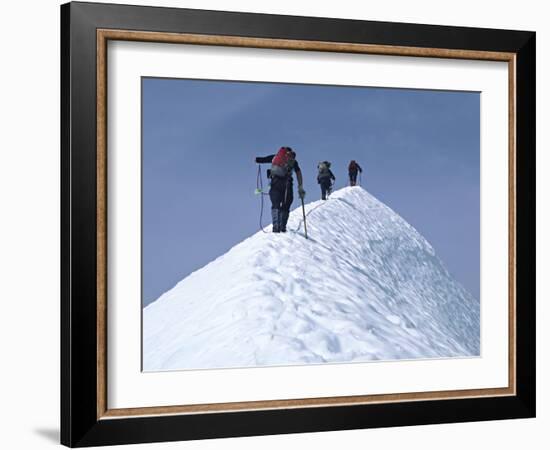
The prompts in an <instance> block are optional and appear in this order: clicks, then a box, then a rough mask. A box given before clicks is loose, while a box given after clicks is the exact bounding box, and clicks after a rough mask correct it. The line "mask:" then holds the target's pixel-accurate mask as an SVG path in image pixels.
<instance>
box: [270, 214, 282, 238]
mask: <svg viewBox="0 0 550 450" xmlns="http://www.w3.org/2000/svg"><path fill="white" fill-rule="evenodd" d="M271 218H272V220H273V233H278V232H279V231H281V211H280V210H279V209H275V208H273V209H272V210H271Z"/></svg>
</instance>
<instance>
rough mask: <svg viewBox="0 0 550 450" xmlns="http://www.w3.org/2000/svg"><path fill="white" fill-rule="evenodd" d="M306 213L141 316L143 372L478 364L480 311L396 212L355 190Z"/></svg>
mask: <svg viewBox="0 0 550 450" xmlns="http://www.w3.org/2000/svg"><path fill="white" fill-rule="evenodd" d="M306 213H307V228H308V237H309V239H307V240H306V239H305V238H304V230H303V223H302V220H303V219H302V210H301V206H300V207H299V208H296V209H295V210H294V211H292V212H291V215H290V219H289V224H288V228H289V230H290V231H289V232H288V233H286V234H282V233H281V234H273V233H263V232H262V231H259V232H258V233H256V234H254V235H253V236H251V237H249V238H248V239H245V240H244V241H243V242H241V243H239V244H237V245H236V246H234V247H233V248H232V249H231V250H229V251H228V252H227V253H225V254H224V255H222V256H220V257H219V258H217V259H216V260H214V261H212V262H211V263H209V264H207V265H206V266H204V267H203V268H201V269H199V270H197V271H196V272H193V273H192V274H190V275H189V276H187V277H186V278H185V279H183V280H182V281H180V282H179V283H178V284H177V285H176V286H175V287H174V288H172V289H171V290H169V291H168V292H166V293H164V294H163V295H162V296H161V297H159V299H158V300H156V301H155V302H153V303H151V304H150V305H148V306H147V307H146V308H144V310H143V369H144V370H145V371H153V370H174V369H197V368H222V367H250V366H271V365H291V364H308V363H316V364H318V363H337V362H358V361H374V360H396V359H414V358H441V357H466V356H478V355H479V352H480V337H479V331H480V325H479V320H480V319H479V301H478V300H477V299H476V298H474V297H473V296H472V295H470V294H469V293H468V292H467V291H466V290H465V289H464V288H463V287H462V286H461V285H460V284H459V283H458V282H456V281H455V280H454V279H453V278H452V277H451V275H450V274H449V272H448V271H447V269H446V268H445V267H444V265H443V263H442V262H441V261H440V260H439V259H438V258H437V256H436V254H435V252H434V250H433V248H432V247H431V245H430V244H429V243H428V242H427V241H426V240H425V239H424V238H423V237H422V236H421V235H420V234H419V233H418V232H417V231H416V230H415V229H414V228H413V227H412V226H411V225H409V224H408V223H407V222H406V221H405V220H404V219H402V218H401V217H400V216H399V215H398V214H396V213H395V212H394V211H393V210H391V209H390V208H389V207H388V206H386V205H384V204H383V203H382V202H380V201H379V200H377V199H376V198H375V197H373V196H372V195H371V194H369V193H368V192H366V191H365V190H364V189H362V188H361V187H358V186H356V187H346V188H343V189H340V190H338V191H336V192H334V193H333V194H332V196H331V197H330V199H329V200H328V201H326V202H323V201H315V202H312V203H309V204H308V205H306ZM269 229H270V227H266V231H267V230H269Z"/></svg>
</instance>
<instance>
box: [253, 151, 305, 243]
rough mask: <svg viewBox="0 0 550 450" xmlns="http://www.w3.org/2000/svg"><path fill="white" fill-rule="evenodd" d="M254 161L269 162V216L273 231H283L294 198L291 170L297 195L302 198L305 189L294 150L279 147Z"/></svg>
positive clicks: (284, 230)
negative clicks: (272, 152) (273, 152)
mask: <svg viewBox="0 0 550 450" xmlns="http://www.w3.org/2000/svg"><path fill="white" fill-rule="evenodd" d="M255 161H256V163H258V164H263V163H271V169H270V170H268V177H269V178H271V185H270V188H269V198H270V199H271V217H272V220H273V232H274V233H279V232H282V233H285V232H286V224H287V222H288V215H289V212H290V205H291V204H292V201H293V200H294V195H293V180H292V171H294V172H295V173H296V179H297V180H298V195H299V196H300V198H301V199H303V198H304V197H305V195H306V191H304V188H303V180H302V171H301V170H300V166H299V165H298V161H296V152H294V151H293V150H292V149H291V148H290V147H281V148H280V149H279V151H278V152H277V153H276V154H274V155H269V156H264V157H257V158H256V159H255Z"/></svg>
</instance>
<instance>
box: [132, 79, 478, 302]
mask: <svg viewBox="0 0 550 450" xmlns="http://www.w3.org/2000/svg"><path fill="white" fill-rule="evenodd" d="M142 83H143V84H142V88H143V89H142V108H143V109H142V133H143V135H142V158H143V160H142V176H143V178H142V183H143V185H142V195H143V199H142V207H143V211H142V227H143V228H142V233H143V236H142V244H143V247H142V251H143V254H142V268H143V277H142V279H143V299H142V300H143V304H144V305H147V304H148V303H150V302H151V301H154V300H156V299H157V298H158V297H159V296H160V295H161V294H162V293H163V292H165V291H167V290H169V289H170V288H172V287H173V286H174V285H175V284H176V283H177V282H178V281H180V280H181V279H183V278H184V277H185V276H187V275H189V274H190V273H191V272H193V271H194V270H197V269H199V268H200V267H202V266H204V265H205V264H207V263H208V262H210V261H212V260H213V259H215V258H216V257H217V256H219V255H221V254H223V253H225V252H226V251H227V250H229V249H230V248H231V247H232V246H234V245H235V244H237V243H238V242H240V241H242V240H243V239H244V238H246V237H248V236H250V235H251V234H253V233H255V232H256V231H258V219H259V200H258V197H257V196H255V195H254V189H255V187H256V171H257V166H256V164H255V163H254V157H255V156H265V155H268V154H270V153H274V152H276V150H277V149H278V148H279V147H281V146H290V147H292V148H294V149H295V150H296V152H297V159H298V161H299V163H300V166H301V168H302V172H303V175H304V187H305V190H306V192H307V196H306V201H313V200H317V199H319V198H320V189H319V186H318V184H317V182H316V175H317V172H316V166H317V163H318V161H321V160H325V159H327V160H330V161H332V170H333V172H334V174H335V176H336V188H339V187H342V186H344V185H345V184H346V183H347V170H346V168H347V164H348V163H349V161H350V160H351V159H355V160H357V161H358V162H359V164H360V165H361V166H362V167H363V169H364V172H363V177H362V178H363V187H365V188H366V189H367V190H368V191H369V192H370V193H371V194H373V195H375V196H376V197H377V198H378V199H380V200H381V201H383V202H384V203H386V204H387V205H388V206H390V207H391V208H392V209H394V210H395V211H396V212H397V213H398V214H400V215H401V216H402V217H403V218H404V219H405V220H407V221H408V222H409V223H410V224H411V225H413V226H414V227H415V228H416V229H417V230H418V231H419V232H420V233H421V234H422V235H423V236H424V237H425V238H426V239H427V240H428V241H429V242H430V243H431V244H432V245H433V246H434V248H435V250H436V253H437V254H438V256H439V257H440V258H441V259H442V261H443V262H444V263H445V265H446V266H447V268H448V269H449V271H450V272H451V274H452V275H453V276H454V277H455V278H456V279H457V280H458V281H459V282H461V283H462V284H463V285H464V287H465V288H466V289H468V290H469V291H470V292H471V293H472V294H473V295H474V296H475V297H477V298H479V275H480V271H479V226H480V222H479V220H480V209H479V208H480V172H479V170H480V164H479V162H480V134H479V133H480V128H479V126H480V103H479V93H474V92H448V91H427V90H408V89H384V88H368V87H341V86H316V85H297V84H294V85H292V84H279V83H250V82H227V81H201V80H179V79H159V78H143V80H142ZM266 168H267V166H265V165H264V166H263V171H262V172H263V174H264V183H266V180H265V169H266ZM268 203H269V202H268ZM295 206H298V203H297V201H296V200H295V203H294V204H293V207H295ZM268 208H269V206H268ZM268 215H269V209H268V210H267V213H266V215H265V218H264V224H267V223H268Z"/></svg>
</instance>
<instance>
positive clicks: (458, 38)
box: [60, 2, 536, 447]
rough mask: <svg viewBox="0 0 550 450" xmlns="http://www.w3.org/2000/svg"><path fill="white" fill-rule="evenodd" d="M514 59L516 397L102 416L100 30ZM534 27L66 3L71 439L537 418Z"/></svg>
mask: <svg viewBox="0 0 550 450" xmlns="http://www.w3.org/2000/svg"><path fill="white" fill-rule="evenodd" d="M97 29H119V30H139V31H154V32H174V33H193V34H205V35H226V36H242V37H252V38H273V39H294V40H307V41H326V42H346V43H359V44H376V45H391V46H406V47H421V48H445V49H461V50H479V51H494V52H510V53H515V54H516V93H517V95H516V135H515V136H516V263H517V267H516V274H517V275H516V301H517V304H516V317H517V321H516V330H517V331H516V348H517V355H516V362H517V364H516V388H517V392H516V395H515V396H507V397H488V398H487V397H485V398H466V399H452V400H430V401H414V402H395V403H386V404H365V405H352V406H327V407H307V408H294V409H273V410H261V411H240V412H229V413H208V414H200V413H198V414H186V415H167V416H152V417H130V418H114V419H99V420H98V419H97V338H98V336H97V328H96V324H97V322H96V318H97V313H98V311H97V283H96V273H97V267H98V264H97V253H96V249H97V247H96V245H97V225H96V204H97V193H96V186H97V173H96V156H97V147H96V144H97V140H96V124H97V122H96V119H97V117H96V54H97V53H96V30H97ZM535 48H536V35H535V33H534V32H527V31H509V30H494V29H480V28H464V27H448V26H435V25H418V24H404V23H390V22H371V21H358V20H343V19H329V18H312V17H295V16H279V15H268V14H250V13H236V12H220V11H204V10H190V9H177V8H158V7H142V6H127V5H113V4H94V3H80V2H76V3H74V2H73V3H68V4H65V5H62V6H61V130H60V133H61V443H62V444H64V445H67V446H70V447H82V446H92V445H113V444H127V443H145V442H159V441H177V440H189V439H207V438H219V437H237V436H253V435H267V434H282V433H301V432H318V431H332V430H347V429H357V428H372V427H389V426H403V425H422V424H436V423H448V422H467V421H481V420H495V419H512V418H528V417H534V416H535V410H536V399H535V386H536V378H535V371H536V366H535V353H536V346H535V335H536V329H535V313H536V311H535V298H536V297H535V133H536V129H535V118H536V117H535V109H536V107H535V106H536V96H535V68H536V67H535V64H536V62H535Z"/></svg>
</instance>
